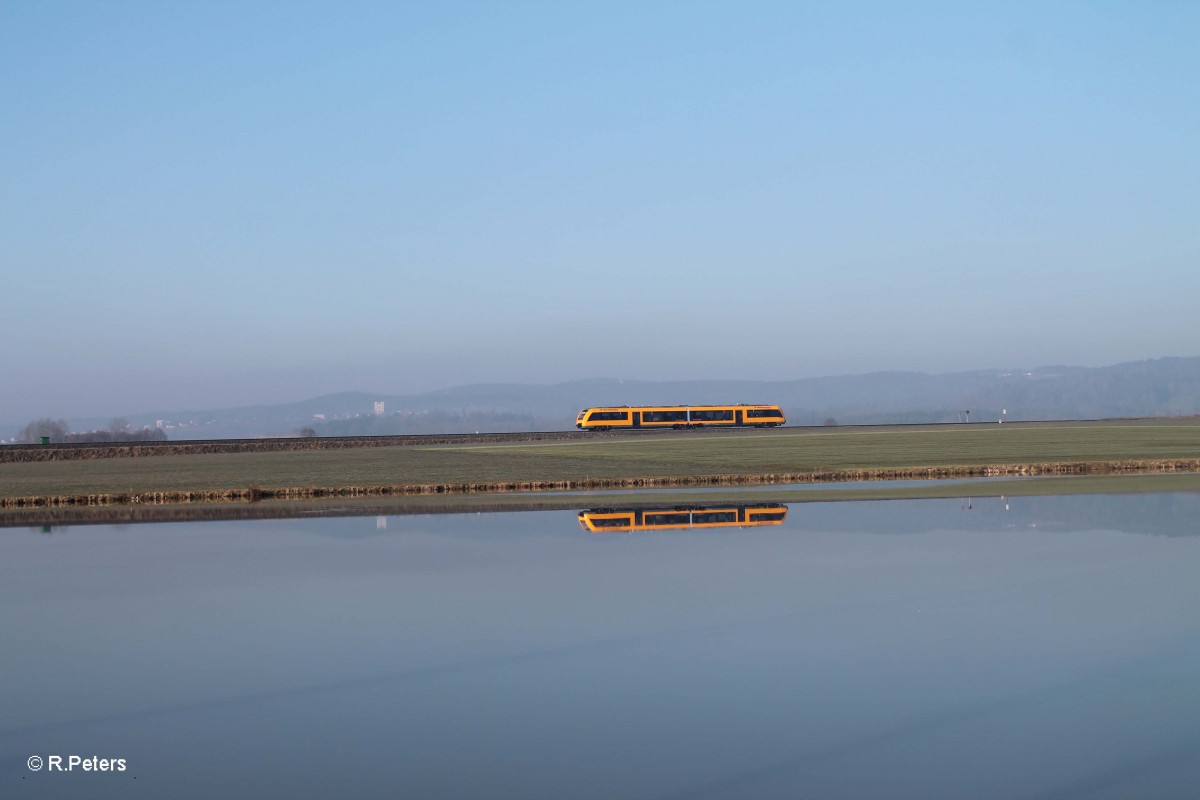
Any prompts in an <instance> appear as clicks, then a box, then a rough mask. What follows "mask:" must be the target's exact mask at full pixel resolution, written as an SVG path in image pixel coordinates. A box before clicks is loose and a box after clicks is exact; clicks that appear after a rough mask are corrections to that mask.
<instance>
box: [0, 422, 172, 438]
mask: <svg viewBox="0 0 1200 800" xmlns="http://www.w3.org/2000/svg"><path fill="white" fill-rule="evenodd" d="M42 437H46V438H48V439H49V440H50V441H51V442H54V443H60V442H163V441H166V439H167V434H166V432H164V431H162V430H159V429H158V428H137V429H135V428H133V427H132V426H131V425H130V424H129V423H128V422H127V421H126V420H125V419H124V418H122V417H117V418H115V419H113V420H111V421H110V422H109V423H108V428H107V429H106V430H97V431H79V432H74V433H73V432H72V431H71V429H70V427H69V426H68V425H67V421H66V420H64V419H50V418H49V417H44V418H42V419H35V420H34V421H33V422H31V423H29V424H28V425H26V426H25V427H24V428H22V429H21V432H20V433H19V434H17V441H18V442H23V443H25V444H38V443H39V442H41V440H42Z"/></svg>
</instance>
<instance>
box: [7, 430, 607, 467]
mask: <svg viewBox="0 0 1200 800" xmlns="http://www.w3.org/2000/svg"><path fill="white" fill-rule="evenodd" d="M595 436H597V434H595V433H589V432H580V431H542V432H538V433H470V434H444V435H437V434H432V435H431V434H420V435H416V434H414V435H411V436H404V435H399V436H336V437H303V438H301V437H280V438H267V439H203V440H196V441H166V442H120V443H118V442H113V443H65V444H58V443H56V444H48V445H47V444H11V445H0V464H6V463H7V464H20V463H31V462H38V461H95V460H101V459H111V458H153V457H156V456H195V455H217V454H229V453H301V452H306V451H316V450H357V449H361V448H369V447H405V446H433V445H453V444H503V443H512V442H559V441H570V440H572V439H587V438H589V437H595Z"/></svg>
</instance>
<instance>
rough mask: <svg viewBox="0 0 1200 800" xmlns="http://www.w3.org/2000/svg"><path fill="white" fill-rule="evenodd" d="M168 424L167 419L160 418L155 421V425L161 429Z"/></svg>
mask: <svg viewBox="0 0 1200 800" xmlns="http://www.w3.org/2000/svg"><path fill="white" fill-rule="evenodd" d="M166 424H167V421H166V420H165V419H159V420H155V421H154V427H156V428H158V429H159V430H160V431H161V430H162V429H163V426H165V425H166Z"/></svg>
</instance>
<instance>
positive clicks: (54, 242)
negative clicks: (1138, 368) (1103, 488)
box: [0, 0, 1200, 423]
mask: <svg viewBox="0 0 1200 800" xmlns="http://www.w3.org/2000/svg"><path fill="white" fill-rule="evenodd" d="M1198 42H1200V4H1196V3H1188V2H1174V3H1168V2H1162V3H1149V2H1147V3H1120V4H1118V3H1066V2H1063V3H1045V2H1036V3H1028V4H1022V3H992V4H986V5H985V4H982V3H944V4H942V3H909V4H903V3H898V2H887V3H878V4H862V3H859V4H854V3H832V2H820V3H800V2H779V3H770V2H753V3H735V2H729V3H700V2H686V3H665V2H633V3H590V4H584V3H560V2H545V3H518V2H508V1H507V0H506V1H505V2H481V3H471V4H467V3H429V2H421V3H399V2H394V3H378V4H354V3H347V2H337V3H279V4H271V3H262V2H250V3H235V2H227V3H218V2H203V3H193V4H184V3H164V2H146V3H119V2H113V3H94V2H83V3H78V4H76V3H60V2H33V1H32V0H30V1H28V2H18V1H17V0H0V272H2V275H0V277H2V279H3V280H2V282H0V422H7V423H22V422H24V421H27V420H28V419H29V418H32V417H34V416H41V415H47V414H49V415H54V416H67V417H68V418H69V417H70V416H72V415H85V414H86V415H98V416H104V415H110V414H118V413H135V412H138V411H143V410H152V409H162V408H167V409H170V408H202V407H214V406H222V405H239V404H243V403H251V402H282V401H289V400H296V399H301V398H303V397H307V396H312V395H317V394H321V393H325V392H330V391H340V390H345V389H362V390H369V391H378V392H381V393H383V392H388V393H391V392H395V393H406V392H411V391H421V390H426V389H432V388H438V387H442V386H449V385H455V384H464V383H473V382H483V381H488V382H490V381H518V382H557V381H562V380H571V379H575V378H584V377H598V376H605V377H625V378H644V379H653V378H656V377H664V378H756V379H778V380H786V379H791V378H799V377H806V376H813V375H822V374H831V373H849V372H862V371H870V370H881V369H905V370H907V369H917V370H925V371H932V372H942V371H952V370H958V369H968V368H978V367H991V366H997V367H1008V366H1035V365H1039V364H1046V363H1070V364H1080V365H1100V364H1109V363H1116V362H1119V361H1125V360H1132V359H1139V358H1147V357H1156V356H1165V355H1198V354H1200V322H1198V321H1197V308H1198V307H1200V258H1198V257H1200V135H1198V131H1200V102H1198V101H1200V89H1198V86H1200V80H1198V76H1200V46H1198Z"/></svg>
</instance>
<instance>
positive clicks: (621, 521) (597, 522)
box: [588, 517, 633, 528]
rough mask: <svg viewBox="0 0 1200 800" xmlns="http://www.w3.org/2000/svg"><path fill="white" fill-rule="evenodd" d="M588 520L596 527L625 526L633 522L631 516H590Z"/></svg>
mask: <svg viewBox="0 0 1200 800" xmlns="http://www.w3.org/2000/svg"><path fill="white" fill-rule="evenodd" d="M588 521H589V522H591V523H592V526H593V527H596V528H625V527H628V526H630V525H632V524H633V519H632V518H631V517H613V518H611V519H603V518H596V517H591V518H590V519H589V520H588Z"/></svg>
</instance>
